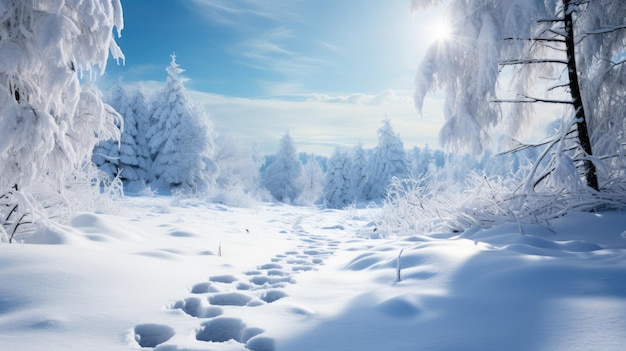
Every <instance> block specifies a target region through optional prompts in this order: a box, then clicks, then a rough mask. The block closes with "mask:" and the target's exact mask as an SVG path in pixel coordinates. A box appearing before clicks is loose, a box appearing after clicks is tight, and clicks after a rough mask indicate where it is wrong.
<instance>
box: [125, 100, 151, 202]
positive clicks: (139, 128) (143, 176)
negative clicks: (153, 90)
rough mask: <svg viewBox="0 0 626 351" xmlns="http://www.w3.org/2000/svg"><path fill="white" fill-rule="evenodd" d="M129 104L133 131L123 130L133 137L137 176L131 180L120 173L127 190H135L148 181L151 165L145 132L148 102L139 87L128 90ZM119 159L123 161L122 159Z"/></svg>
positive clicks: (147, 126) (148, 113)
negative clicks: (123, 177)
mask: <svg viewBox="0 0 626 351" xmlns="http://www.w3.org/2000/svg"><path fill="white" fill-rule="evenodd" d="M129 104H130V111H132V115H133V117H134V119H135V120H134V122H135V128H134V129H135V130H134V131H133V130H132V129H126V128H125V129H124V132H128V133H129V134H130V135H132V136H133V139H134V145H135V158H136V166H135V170H136V174H137V177H136V178H135V179H134V180H131V178H130V177H129V176H128V175H124V174H122V176H126V177H127V178H126V179H127V181H126V184H125V185H126V187H127V188H128V190H131V191H135V190H141V188H143V187H144V186H145V185H146V183H148V182H149V175H150V170H151V167H152V159H151V158H150V148H149V147H148V139H146V134H147V133H148V129H149V128H150V111H149V108H148V103H147V102H146V97H145V95H144V94H143V92H142V91H141V89H139V88H136V89H132V90H131V91H130V101H129ZM121 161H122V162H124V160H123V159H122V160H121ZM133 163H134V162H133ZM129 164H130V163H129Z"/></svg>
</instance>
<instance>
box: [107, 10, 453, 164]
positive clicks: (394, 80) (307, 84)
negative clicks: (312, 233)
mask: <svg viewBox="0 0 626 351" xmlns="http://www.w3.org/2000/svg"><path fill="white" fill-rule="evenodd" d="M409 3H410V1H409V0H366V1H358V0H314V1H313V0H306V1H305V0H271V1H269V0H122V6H123V9H124V20H125V27H124V29H123V31H122V37H121V38H119V39H118V44H119V45H120V46H121V48H122V50H123V51H124V54H125V56H126V62H125V65H123V66H117V65H115V64H114V62H111V63H110V64H109V66H108V67H107V72H106V76H105V77H104V78H103V79H102V81H103V82H104V83H103V85H106V82H112V81H117V80H123V81H124V82H127V83H134V82H138V81H143V82H144V84H150V82H155V81H156V82H162V81H164V80H165V77H166V73H165V67H166V66H167V65H168V64H169V61H170V54H171V53H173V52H175V53H176V55H177V62H178V63H179V64H180V65H181V67H182V68H184V69H185V76H186V77H187V78H189V81H188V82H187V83H186V86H187V88H188V89H189V90H190V91H191V92H192V93H193V96H194V99H197V101H198V103H199V104H201V105H203V106H204V107H205V109H206V110H207V112H208V113H209V114H210V116H211V119H212V120H213V124H214V126H215V128H216V129H217V130H218V131H222V132H226V133H231V134H235V135H237V136H238V137H240V138H241V139H244V140H251V141H258V142H260V143H261V144H262V145H263V146H262V147H264V148H267V150H268V151H271V150H272V149H275V145H277V142H278V139H279V138H280V135H282V134H283V133H284V132H285V131H286V130H289V132H290V133H291V135H292V137H293V138H294V140H295V141H296V146H298V147H299V150H300V151H305V152H316V153H326V154H328V153H330V152H331V151H332V149H333V148H334V146H336V145H354V144H356V143H357V142H359V141H361V142H363V143H364V144H365V146H366V147H373V146H374V145H375V144H376V129H377V128H378V127H379V126H380V125H381V124H382V122H381V121H382V120H383V119H384V118H385V117H389V118H391V120H392V123H393V124H394V126H395V127H396V130H397V131H399V132H400V134H401V136H402V138H403V140H404V141H405V144H406V146H407V147H411V146H413V145H418V146H423V145H424V144H426V143H429V144H430V145H431V147H432V146H433V144H435V145H434V146H436V143H437V142H436V139H437V126H436V125H437V124H440V123H441V120H440V117H439V116H440V115H441V113H440V111H441V110H440V103H439V102H437V101H435V102H434V103H433V105H432V106H433V109H432V110H427V111H426V113H425V115H424V117H420V116H419V115H418V114H417V112H415V111H414V109H413V108H412V102H411V99H410V96H411V94H412V90H413V77H414V74H415V71H416V69H417V65H418V63H419V60H420V59H421V56H422V55H423V53H424V51H425V48H426V46H427V45H428V43H429V42H430V40H429V39H428V38H429V37H432V35H433V33H432V32H429V30H428V28H432V27H433V26H434V23H436V22H435V21H437V19H436V18H435V17H436V15H438V12H437V11H428V12H425V13H422V14H417V15H416V16H415V17H414V16H412V14H411V11H410V9H409ZM420 122H422V123H420ZM242 123H248V124H250V125H254V126H255V127H254V130H252V131H247V130H246V128H241V127H242ZM251 133H252V134H251Z"/></svg>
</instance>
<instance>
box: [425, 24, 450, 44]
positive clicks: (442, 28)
mask: <svg viewBox="0 0 626 351" xmlns="http://www.w3.org/2000/svg"><path fill="white" fill-rule="evenodd" d="M430 35H431V38H432V40H433V41H443V40H448V39H450V38H452V27H451V26H450V25H449V24H448V23H446V21H444V20H440V21H438V22H437V23H435V24H434V25H433V26H432V27H431V29H430Z"/></svg>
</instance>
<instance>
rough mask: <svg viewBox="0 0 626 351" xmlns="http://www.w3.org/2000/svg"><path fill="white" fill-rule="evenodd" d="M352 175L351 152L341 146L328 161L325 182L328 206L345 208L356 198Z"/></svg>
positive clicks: (325, 198)
mask: <svg viewBox="0 0 626 351" xmlns="http://www.w3.org/2000/svg"><path fill="white" fill-rule="evenodd" d="M352 175H353V174H352V164H351V158H350V154H349V153H348V152H347V151H345V150H342V149H341V148H336V149H335V151H334V152H333V154H332V156H330V158H329V159H328V163H327V169H326V182H325V184H324V201H325V204H326V206H328V207H332V208H344V207H346V206H347V205H349V204H351V203H352V202H353V201H354V200H355V198H354V192H353V181H352V178H351V176H352Z"/></svg>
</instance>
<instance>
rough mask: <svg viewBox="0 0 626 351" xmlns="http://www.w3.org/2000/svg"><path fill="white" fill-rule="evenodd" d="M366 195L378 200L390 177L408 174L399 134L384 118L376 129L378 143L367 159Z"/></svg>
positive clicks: (383, 192)
mask: <svg viewBox="0 0 626 351" xmlns="http://www.w3.org/2000/svg"><path fill="white" fill-rule="evenodd" d="M367 168H368V172H367V183H366V195H367V199H368V200H374V201H376V200H380V199H382V198H383V197H384V196H385V194H386V193H387V186H389V183H390V182H391V178H393V177H398V178H403V177H407V176H408V171H409V166H408V160H407V157H406V151H405V150H404V144H403V143H402V140H401V139H400V136H399V135H398V134H396V133H395V132H394V130H393V127H392V125H391V121H390V120H389V119H388V118H386V119H385V120H384V122H383V126H382V127H380V128H379V129H378V145H377V146H376V148H374V152H373V153H372V155H371V156H370V157H369V159H368V166H367Z"/></svg>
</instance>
